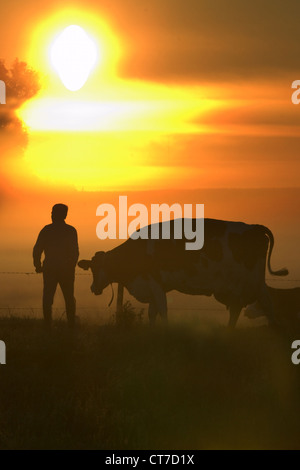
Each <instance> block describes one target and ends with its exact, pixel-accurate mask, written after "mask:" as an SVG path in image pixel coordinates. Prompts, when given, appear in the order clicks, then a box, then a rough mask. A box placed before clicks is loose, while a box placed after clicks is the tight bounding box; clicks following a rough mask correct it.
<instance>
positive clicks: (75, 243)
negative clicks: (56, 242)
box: [71, 228, 79, 266]
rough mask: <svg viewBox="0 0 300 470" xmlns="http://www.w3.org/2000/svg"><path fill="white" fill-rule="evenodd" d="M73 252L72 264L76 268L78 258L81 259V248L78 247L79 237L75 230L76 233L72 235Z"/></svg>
mask: <svg viewBox="0 0 300 470" xmlns="http://www.w3.org/2000/svg"><path fill="white" fill-rule="evenodd" d="M71 247H72V252H71V257H72V263H74V266H76V264H77V261H78V258H79V247H78V235H77V230H76V229H75V228H74V231H73V233H72V244H71Z"/></svg>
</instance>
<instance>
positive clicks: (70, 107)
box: [0, 0, 300, 191]
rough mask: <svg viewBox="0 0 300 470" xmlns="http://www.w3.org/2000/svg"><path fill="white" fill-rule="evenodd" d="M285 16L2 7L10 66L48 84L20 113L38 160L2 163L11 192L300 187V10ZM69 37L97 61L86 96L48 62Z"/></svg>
mask: <svg viewBox="0 0 300 470" xmlns="http://www.w3.org/2000/svg"><path fill="white" fill-rule="evenodd" d="M288 3H289V6H290V8H287V7H286V4H283V3H282V2H279V1H275V2H273V6H272V10H271V11H270V8H269V2H268V1H260V2H259V1H254V2H251V5H250V4H248V3H247V4H246V3H245V2H243V5H242V6H241V2H239V1H237V0H229V1H228V2H226V3H225V2H223V1H221V0H218V1H216V2H214V3H213V5H212V4H211V2H208V1H203V2H199V1H196V0H187V1H185V2H183V1H178V2H173V1H171V0H163V1H158V0H153V1H151V2H138V1H137V0H110V1H108V0H104V1H102V2H101V5H99V4H98V2H96V1H91V0H87V1H85V2H61V1H60V2H58V1H49V2H47V5H43V4H41V3H40V2H37V1H32V0H31V1H30V0H29V1H28V2H26V8H25V6H24V3H23V2H21V1H17V0H12V1H11V2H10V3H9V4H7V5H5V4H3V3H2V4H1V6H0V14H1V16H2V17H5V24H4V27H3V28H2V29H1V33H0V41H1V44H5V48H3V49H2V56H3V58H4V59H6V60H7V61H8V62H9V61H10V60H12V59H13V58H14V57H19V58H20V59H24V60H26V61H28V63H29V65H30V66H32V67H34V68H35V69H37V70H38V71H39V73H40V74H41V77H42V89H41V91H40V93H39V95H38V96H36V97H35V98H33V100H31V101H30V102H27V103H25V105H24V106H23V108H22V109H21V110H20V111H19V116H20V118H21V119H22V120H23V122H24V124H25V125H26V126H27V129H28V143H27V147H26V148H25V150H24V152H20V150H19V149H18V152H19V154H18V155H17V156H16V155H14V152H13V150H10V153H9V154H8V153H7V154H6V155H4V156H2V165H1V171H2V174H3V175H4V177H5V180H6V181H8V182H10V184H12V185H13V186H15V185H18V186H19V187H24V188H27V189H28V188H32V186H37V187H43V188H44V189H46V188H47V187H49V188H50V187H51V188H53V187H66V188H70V187H71V188H76V189H84V190H114V191H118V190H122V191H124V190H133V189H136V190H138V189H160V188H165V189H168V188H173V189H175V188H177V189H178V190H183V189H192V188H201V187H205V188H207V187H225V188H230V187H240V188H243V187H245V188H248V187H254V188H255V187H286V186H288V187H291V186H299V183H298V174H299V170H300V165H299V158H298V149H299V137H300V134H299V113H300V108H298V107H297V106H295V105H293V104H292V103H291V94H292V90H291V83H292V82H293V81H294V80H295V79H298V78H299V76H300V74H299V72H300V71H299V65H298V61H297V60H296V57H297V44H298V43H299V41H297V39H298V37H299V28H298V23H297V12H298V13H300V6H299V2H296V1H289V2H288ZM71 24H78V25H79V26H81V27H82V28H84V30H85V31H86V33H87V34H88V35H89V37H90V38H91V39H92V40H93V41H94V43H95V44H96V46H97V49H98V61H97V63H96V66H95V68H94V69H93V70H92V71H91V74H90V77H89V79H88V80H87V82H86V84H85V85H84V86H83V88H82V89H81V90H79V91H76V92H70V91H69V90H67V89H66V88H65V86H64V85H63V84H62V82H61V81H60V79H59V77H58V74H57V72H56V71H55V70H54V68H53V64H51V61H50V52H49V51H50V49H51V45H52V44H53V42H54V40H55V39H56V38H57V36H58V35H59V34H60V33H61V32H62V31H63V30H64V28H65V27H67V26H69V25H71ZM0 79H1V77H0Z"/></svg>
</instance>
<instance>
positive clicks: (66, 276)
mask: <svg viewBox="0 0 300 470" xmlns="http://www.w3.org/2000/svg"><path fill="white" fill-rule="evenodd" d="M67 213H68V206H66V205H65V204H55V206H53V208H52V212H51V218H52V224H49V225H46V226H45V227H44V228H43V229H42V230H41V231H40V233H39V236H38V239H37V241H36V244H35V246H34V248H33V263H34V266H35V270H36V272H37V273H41V272H42V273H43V278H44V291H43V313H44V319H45V322H46V325H47V326H50V325H51V320H52V304H53V299H54V294H55V291H56V287H57V284H59V285H60V287H61V290H62V293H63V295H64V299H65V303H66V313H67V319H68V323H69V325H70V326H71V327H72V326H74V323H75V310H76V302H75V298H74V280H75V266H76V263H77V260H78V256H79V250H78V239H77V232H76V229H75V228H74V227H72V226H71V225H67V224H66V223H65V218H66V217H67ZM43 252H44V254H45V259H44V261H43V264H41V256H42V253H43Z"/></svg>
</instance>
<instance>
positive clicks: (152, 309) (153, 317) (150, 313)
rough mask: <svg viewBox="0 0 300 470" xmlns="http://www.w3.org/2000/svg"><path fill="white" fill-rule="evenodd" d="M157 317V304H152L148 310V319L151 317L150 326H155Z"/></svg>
mask: <svg viewBox="0 0 300 470" xmlns="http://www.w3.org/2000/svg"><path fill="white" fill-rule="evenodd" d="M156 315H157V308H156V304H155V302H150V303H149V308H148V317H149V322H150V325H154V323H155V320H156Z"/></svg>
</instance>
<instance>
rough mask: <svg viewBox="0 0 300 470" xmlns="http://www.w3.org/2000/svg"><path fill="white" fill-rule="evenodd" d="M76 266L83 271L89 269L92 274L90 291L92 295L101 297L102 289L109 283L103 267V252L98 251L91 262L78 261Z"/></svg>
mask: <svg viewBox="0 0 300 470" xmlns="http://www.w3.org/2000/svg"><path fill="white" fill-rule="evenodd" d="M78 266H79V267H80V268H81V269H84V270H85V271H87V270H88V269H91V271H92V274H93V284H92V285H91V291H92V292H93V294H95V295H101V294H102V292H103V289H105V287H107V286H108V285H109V284H110V283H111V281H110V280H109V277H108V274H107V270H106V266H105V252H104V251H98V252H97V253H96V254H95V256H93V258H92V259H91V260H86V259H82V260H80V261H79V262H78Z"/></svg>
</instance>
